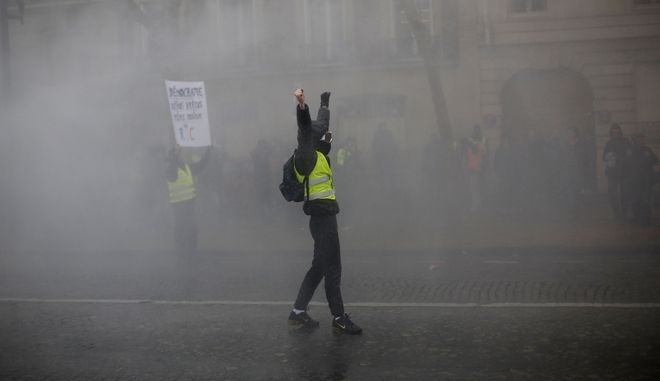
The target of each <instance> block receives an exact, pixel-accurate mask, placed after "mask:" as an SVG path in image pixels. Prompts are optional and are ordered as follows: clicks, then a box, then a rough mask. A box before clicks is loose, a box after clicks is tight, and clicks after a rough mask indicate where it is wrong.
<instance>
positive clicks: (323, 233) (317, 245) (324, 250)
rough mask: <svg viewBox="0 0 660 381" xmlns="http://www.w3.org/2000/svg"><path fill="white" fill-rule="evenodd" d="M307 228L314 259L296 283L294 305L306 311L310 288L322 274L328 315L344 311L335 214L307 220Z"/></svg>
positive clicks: (335, 314)
mask: <svg viewBox="0 0 660 381" xmlns="http://www.w3.org/2000/svg"><path fill="white" fill-rule="evenodd" d="M309 230H310V232H311V233H312V238H313V239H314V259H313V260H312V267H311V268H310V269H309V271H307V274H306V275H305V278H304V279H303V281H302V284H301V285H300V290H299V291H298V297H297V298H296V303H295V304H294V308H295V309H298V310H307V305H308V304H309V302H310V301H311V300H312V297H313V296H314V291H316V287H318V285H319V283H321V279H323V278H324V277H325V297H326V299H327V300H328V306H329V307H330V312H331V313H332V316H341V315H343V314H344V301H343V300H342V298H341V257H340V254H339V233H338V232H337V217H336V216H316V215H313V216H311V217H310V219H309Z"/></svg>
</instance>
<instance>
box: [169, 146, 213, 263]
mask: <svg viewBox="0 0 660 381" xmlns="http://www.w3.org/2000/svg"><path fill="white" fill-rule="evenodd" d="M210 153H211V146H208V147H207V148H206V151H205V152H204V155H203V156H202V158H201V160H199V161H198V162H196V163H191V164H187V163H186V162H185V160H184V159H183V156H182V154H181V146H179V145H178V144H177V145H176V146H175V147H174V148H172V149H171V150H170V152H169V154H168V155H167V160H168V165H167V187H168V188H169V193H170V204H172V208H173V210H174V242H175V244H176V251H177V253H178V254H180V255H188V256H191V255H193V254H194V253H195V251H197V223H196V219H195V203H194V201H195V198H196V197H197V191H196V188H195V177H194V176H195V175H196V174H197V173H198V172H200V171H201V170H203V169H204V167H206V164H207V163H208V161H209V156H210Z"/></svg>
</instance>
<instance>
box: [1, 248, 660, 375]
mask: <svg viewBox="0 0 660 381" xmlns="http://www.w3.org/2000/svg"><path fill="white" fill-rule="evenodd" d="M656 251H657V250H655V249H654V248H644V249H617V250H614V249H602V248H601V249H596V248H594V249H579V250H578V249H570V250H569V249H562V248H538V249H512V250H503V249H500V250H480V251H470V252H465V251H462V250H454V251H443V252H440V251H438V252H435V251H434V252H429V251H425V252H410V251H408V252H395V251H392V252H357V253H344V255H343V263H344V278H343V289H344V298H345V301H346V302H347V303H348V308H347V309H348V310H349V312H351V313H352V316H353V317H354V319H355V321H356V322H357V323H358V324H360V325H362V326H363V327H364V328H365V333H364V335H362V336H360V337H348V336H335V335H333V334H332V332H331V330H330V321H329V316H328V312H327V308H326V307H325V305H324V295H323V290H322V288H320V289H319V290H318V291H317V295H316V297H315V303H314V305H313V306H312V310H311V313H312V315H313V316H314V317H316V318H317V319H319V320H320V321H321V327H320V328H319V329H318V330H315V331H313V332H304V331H303V332H299V331H293V332H292V331H290V330H289V328H288V327H287V325H286V316H287V314H288V311H289V308H290V305H289V303H290V301H291V300H292V298H293V297H294V296H295V292H296V290H297V287H298V284H299V282H300V280H301V279H302V276H303V275H304V272H305V271H306V269H307V266H308V265H309V260H310V258H309V253H305V252H285V253H284V252H280V253H266V252H242V253H239V252H232V253H222V252H213V253H211V252H207V253H200V255H199V256H198V257H196V258H195V259H192V260H191V259H188V260H182V259H180V258H176V257H175V256H174V255H173V254H172V253H155V252H117V253H109V252H97V253H91V252H87V253H21V255H20V256H18V257H17V256H15V255H11V256H10V255H7V254H5V255H3V256H2V257H1V260H2V262H1V265H2V267H1V268H2V270H1V273H0V299H1V300H2V301H1V302H0V316H1V317H0V339H1V340H0V343H1V344H0V353H1V354H0V379H2V380H5V379H7V380H96V379H99V380H106V379H109V380H143V379H146V380H207V379H208V380H234V379H235V380H243V379H265V380H267V379H273V380H308V379H319V380H341V379H349V380H381V379H386V380H387V379H400V380H409V379H420V380H427V379H428V380H437V379H450V380H465V379H479V380H499V379H501V380H510V379H520V380H527V379H529V380H543V379H562V380H563V379H575V380H582V379H612V380H620V379H639V380H645V379H648V380H655V379H659V378H660V361H658V359H660V287H658V286H660V256H659V255H658V254H656Z"/></svg>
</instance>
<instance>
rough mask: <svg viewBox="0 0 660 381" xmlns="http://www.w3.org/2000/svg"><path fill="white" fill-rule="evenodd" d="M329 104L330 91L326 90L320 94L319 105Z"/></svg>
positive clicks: (325, 105)
mask: <svg viewBox="0 0 660 381" xmlns="http://www.w3.org/2000/svg"><path fill="white" fill-rule="evenodd" d="M329 104H330V92H329V91H326V92H324V93H323V94H321V107H328V105H329Z"/></svg>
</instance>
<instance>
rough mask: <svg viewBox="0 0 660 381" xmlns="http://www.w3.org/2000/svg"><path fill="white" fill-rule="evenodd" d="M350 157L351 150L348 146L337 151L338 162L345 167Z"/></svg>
mask: <svg viewBox="0 0 660 381" xmlns="http://www.w3.org/2000/svg"><path fill="white" fill-rule="evenodd" d="M349 157H351V151H349V150H347V149H346V148H340V149H339V150H338V151H337V164H338V165H339V166H342V167H343V166H344V164H345V163H346V161H347V160H348V158H349Z"/></svg>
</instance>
